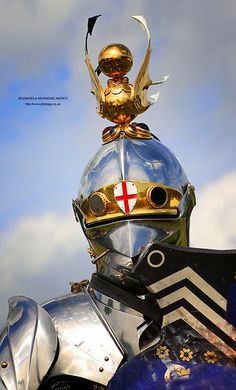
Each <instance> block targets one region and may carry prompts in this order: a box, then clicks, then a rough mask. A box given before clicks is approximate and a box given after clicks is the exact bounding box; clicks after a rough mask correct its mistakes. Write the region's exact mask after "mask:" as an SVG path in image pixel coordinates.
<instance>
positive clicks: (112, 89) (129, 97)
mask: <svg viewBox="0 0 236 390" xmlns="http://www.w3.org/2000/svg"><path fill="white" fill-rule="evenodd" d="M99 16H100V15H99ZM97 18H98V16H95V17H93V18H90V19H89V22H88V32H87V36H86V42H85V62H86V64H87V67H88V70H89V74H90V78H91V84H92V91H91V92H92V93H93V94H94V95H95V96H96V99H97V112H98V114H99V115H101V116H102V117H103V118H106V119H108V120H109V121H111V122H114V123H117V124H121V125H123V127H124V128H125V127H128V124H129V123H130V122H131V121H132V120H133V119H134V118H135V117H136V116H137V115H139V114H141V113H142V112H144V111H146V110H147V109H148V107H150V106H151V105H152V104H154V103H155V102H156V101H157V99H158V95H159V93H157V94H155V95H153V96H151V97H150V99H149V98H148V95H147V92H148V88H149V87H150V86H151V85H156V84H162V83H163V82H164V81H166V80H167V78H168V77H169V76H166V77H164V78H163V80H161V81H158V82H152V80H151V78H150V75H149V69H148V68H149V61H150V55H151V50H152V49H151V39H150V33H149V30H148V27H147V22H146V19H145V18H144V17H143V16H133V18H134V19H135V20H137V21H138V22H139V23H140V25H141V27H142V28H143V29H144V30H145V31H146V34H147V38H148V44H147V49H146V54H145V56H144V59H143V62H142V65H141V67H140V70H139V72H138V75H137V77H136V79H135V82H134V84H131V83H129V79H128V78H127V77H126V76H125V75H126V74H127V73H128V72H129V70H130V69H131V67H132V65H133V56H132V53H131V52H130V50H129V49H128V48H127V47H126V46H125V45H123V44H120V43H113V44H110V45H107V46H105V47H104V48H103V49H102V50H101V52H100V54H99V58H98V63H99V66H98V67H97V69H96V70H94V69H93V67H92V65H91V62H90V57H89V54H88V47H87V39H88V34H90V35H92V30H93V27H94V24H95V22H96V20H97ZM101 72H102V73H104V74H105V75H106V76H108V77H111V79H109V80H108V82H107V87H106V88H105V89H104V88H103V87H102V85H101V83H100V80H99V77H98V75H99V74H100V73H101ZM126 135H127V134H126Z"/></svg>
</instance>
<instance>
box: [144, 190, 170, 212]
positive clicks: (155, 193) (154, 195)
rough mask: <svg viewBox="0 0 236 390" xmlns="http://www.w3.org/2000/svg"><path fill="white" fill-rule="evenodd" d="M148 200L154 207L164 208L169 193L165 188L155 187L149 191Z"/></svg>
mask: <svg viewBox="0 0 236 390" xmlns="http://www.w3.org/2000/svg"><path fill="white" fill-rule="evenodd" d="M147 199H148V201H149V203H150V204H151V205H152V206H153V207H156V208H157V207H163V206H164V205H165V204H166V202H167V200H168V196H167V192H166V190H165V189H164V188H162V187H159V186H155V187H151V188H149V190H148V194H147Z"/></svg>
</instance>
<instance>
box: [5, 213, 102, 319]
mask: <svg viewBox="0 0 236 390" xmlns="http://www.w3.org/2000/svg"><path fill="white" fill-rule="evenodd" d="M87 247H88V243H87V242H86V240H85V238H84V236H83V233H82V231H81V229H80V226H79V224H78V223H76V222H75V221H74V220H73V215H71V213H70V214H69V215H59V214H57V213H53V212H51V213H46V214H42V215H40V216H38V217H36V216H29V217H25V218H22V219H21V220H20V221H19V222H18V223H16V225H15V226H11V227H10V228H8V230H7V231H5V232H4V233H2V234H1V236H0V259H1V262H0V281H1V282H0V296H1V305H0V322H1V319H2V318H6V313H7V299H8V298H9V297H10V296H13V295H25V296H29V297H31V298H33V299H35V300H36V301H39V302H40V301H42V300H46V299H48V298H52V297H55V296H57V295H61V294H65V293H69V291H70V287H69V281H79V280H81V279H85V278H90V275H91V273H92V272H94V266H91V262H90V257H89V255H88V254H87V253H86V248H87ZM4 305H5V306H4Z"/></svg>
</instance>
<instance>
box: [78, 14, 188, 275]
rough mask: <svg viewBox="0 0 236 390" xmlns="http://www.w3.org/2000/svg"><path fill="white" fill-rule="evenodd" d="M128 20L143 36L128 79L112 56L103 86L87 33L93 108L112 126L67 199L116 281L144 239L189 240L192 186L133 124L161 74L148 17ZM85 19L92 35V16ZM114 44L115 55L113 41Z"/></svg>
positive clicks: (147, 132)
mask: <svg viewBox="0 0 236 390" xmlns="http://www.w3.org/2000/svg"><path fill="white" fill-rule="evenodd" d="M134 18H135V19H136V20H137V21H138V22H139V23H140V24H141V25H142V27H143V28H144V29H145V30H146V33H147V36H148V46H147V50H146V55H145V57H144V60H143V63H142V66H141V68H140V71H139V73H138V76H137V78H136V80H135V82H134V84H131V83H129V80H128V78H127V77H126V76H124V75H123V74H122V73H119V72H118V70H119V69H120V66H121V65H120V62H119V61H114V62H112V72H110V73H109V75H110V76H111V77H112V78H111V79H109V80H108V82H107V87H106V88H105V89H103V87H102V86H101V84H100V80H99V78H98V74H99V73H98V72H97V73H96V71H94V70H93V67H92V65H91V63H90V58H89V54H88V47H87V46H88V45H87V38H88V34H87V37H86V45H85V55H86V63H87V66H88V70H89V74H90V77H91V82H92V90H93V93H94V94H95V96H96V98H97V110H98V113H99V114H100V115H101V116H102V117H106V118H107V119H109V120H111V121H112V122H113V123H116V125H115V126H109V127H107V128H105V129H104V131H103V136H102V138H103V142H104V144H103V145H102V147H101V148H100V149H99V150H98V152H97V153H96V154H95V156H94V157H93V158H92V159H91V160H90V162H89V163H88V165H87V167H86V169H85V171H84V174H83V176H82V180H81V183H80V188H79V193H78V197H77V198H76V199H75V200H74V201H73V206H74V211H75V215H76V218H77V219H78V220H80V222H81V225H82V228H83V231H84V233H85V235H86V237H87V239H88V241H89V244H90V250H89V252H90V254H91V256H92V257H93V258H94V260H93V262H95V263H96V264H97V270H98V272H101V273H103V274H105V275H107V276H109V277H110V276H111V275H112V276H113V277H116V278H118V279H119V280H122V282H124V280H125V279H127V275H128V271H129V270H131V269H132V265H133V264H134V263H135V261H136V260H137V258H138V256H140V254H141V253H142V251H143V250H144V249H145V248H146V247H147V245H149V244H150V243H153V242H166V243H171V244H176V245H183V246H186V245H188V230H189V217H190V214H191V211H192V208H193V206H194V204H195V197H194V188H193V187H192V186H191V185H190V184H189V182H188V179H187V176H186V174H185V172H184V170H183V168H182V166H181V164H180V163H179V161H178V160H177V159H176V157H175V156H174V155H173V153H172V152H171V151H170V150H169V149H168V148H167V147H166V146H165V145H163V144H162V143H161V142H160V140H159V139H157V138H156V137H155V136H154V135H153V134H152V133H151V132H150V130H149V128H148V126H147V125H145V124H143V123H131V121H132V120H133V118H134V117H135V116H137V115H139V114H140V113H142V112H143V111H145V110H146V109H148V107H149V106H150V105H151V104H152V103H153V102H154V100H152V101H149V99H148V97H147V90H148V87H149V86H150V85H152V84H161V83H162V82H163V81H165V80H166V79H167V77H165V78H164V79H163V80H162V81H160V82H157V83H153V82H152V81H151V79H150V76H149V72H148V65H149V59H150V54H151V46H150V34H149V31H148V28H147V24H146V20H145V19H144V18H143V17H142V16H135V17H134ZM91 19H92V20H90V22H89V29H88V33H89V34H90V35H91V33H92V29H93V26H94V24H95V22H96V19H97V17H94V18H91ZM117 45H118V44H117ZM109 47H110V46H109ZM112 48H113V49H112V50H113V51H114V53H116V50H114V45H112ZM109 55H110V56H111V53H110V54H109ZM109 61H110V57H109ZM109 63H110V62H109ZM116 68H117V69H116ZM101 71H102V70H101ZM117 72H118V73H119V74H118V73H117ZM117 74H118V76H117Z"/></svg>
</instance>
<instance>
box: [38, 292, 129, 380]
mask: <svg viewBox="0 0 236 390" xmlns="http://www.w3.org/2000/svg"><path fill="white" fill-rule="evenodd" d="M43 307H44V309H45V310H47V311H48V313H49V314H50V316H51V317H52V319H53V322H54V325H55V329H56V331H57V333H58V340H59V355H58V359H57V361H56V363H55V365H54V367H53V369H52V370H51V372H50V375H49V376H50V377H53V376H56V375H63V374H65V375H75V376H77V377H81V378H85V379H88V380H91V381H94V382H97V383H100V384H102V385H106V384H107V382H108V381H109V380H110V378H111V377H112V376H113V374H114V373H115V371H116V370H117V368H118V366H119V364H120V363H121V361H122V359H123V351H122V348H121V347H120V345H119V342H118V341H117V340H116V338H115V337H114V336H113V333H112V331H111V330H110V328H109V326H108V325H107V323H106V321H105V320H104V318H103V317H102V315H101V314H100V312H99V310H98V309H97V307H96V305H95V304H94V301H93V300H92V298H91V297H90V295H89V293H88V292H87V290H86V289H84V290H83V291H82V292H80V293H78V294H70V295H66V296H64V297H60V298H57V299H53V300H51V301H49V302H46V303H44V304H43Z"/></svg>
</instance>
